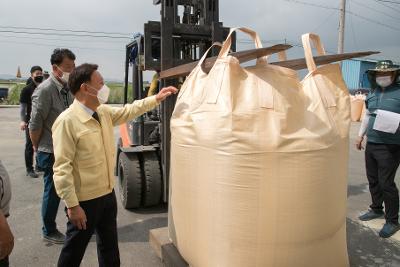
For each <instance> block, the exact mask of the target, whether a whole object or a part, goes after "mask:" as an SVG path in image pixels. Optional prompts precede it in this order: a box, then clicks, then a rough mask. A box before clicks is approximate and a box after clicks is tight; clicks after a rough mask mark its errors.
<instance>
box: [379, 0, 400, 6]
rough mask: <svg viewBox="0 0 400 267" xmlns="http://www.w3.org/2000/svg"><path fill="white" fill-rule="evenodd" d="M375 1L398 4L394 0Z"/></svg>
mask: <svg viewBox="0 0 400 267" xmlns="http://www.w3.org/2000/svg"><path fill="white" fill-rule="evenodd" d="M376 1H377V2H385V3H391V4H397V5H400V2H395V1H390V0H376Z"/></svg>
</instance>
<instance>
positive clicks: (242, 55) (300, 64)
mask: <svg viewBox="0 0 400 267" xmlns="http://www.w3.org/2000/svg"><path fill="white" fill-rule="evenodd" d="M288 48H290V46H287V45H276V46H271V47H266V48H259V49H251V50H245V51H241V52H235V53H230V54H229V55H231V56H234V57H236V58H237V59H238V60H239V61H240V63H244V62H248V61H250V60H254V59H256V58H259V57H263V56H267V55H271V54H275V53H279V52H282V51H284V50H286V49H288ZM378 53H380V52H377V51H364V52H353V53H343V54H335V55H323V56H316V57H314V61H315V64H316V65H317V66H319V65H325V64H330V63H333V62H338V61H342V60H346V59H352V58H358V57H366V56H370V55H374V54H378ZM216 60H217V57H210V58H208V59H206V60H205V63H204V68H203V69H204V71H205V72H209V71H210V70H211V68H212V66H213V65H214V63H215V61H216ZM197 64H198V61H195V62H192V63H188V64H184V65H180V66H177V67H174V68H171V69H168V70H165V71H162V72H160V78H161V79H165V78H176V77H182V76H186V75H188V74H189V73H190V72H191V71H192V70H193V69H194V68H195V67H196V66H197ZM271 64H273V65H277V66H282V67H286V68H290V69H294V70H301V69H305V68H307V64H306V60H305V58H298V59H292V60H284V61H277V62H272V63H271Z"/></svg>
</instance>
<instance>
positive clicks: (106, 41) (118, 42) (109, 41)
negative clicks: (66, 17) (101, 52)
mask: <svg viewBox="0 0 400 267" xmlns="http://www.w3.org/2000/svg"><path fill="white" fill-rule="evenodd" d="M0 37H7V38H15V39H29V40H46V41H62V42H82V43H83V42H84V43H87V42H96V43H99V42H101V43H114V44H125V43H126V42H125V41H123V40H119V41H111V40H102V41H99V40H85V41H79V40H77V39H75V40H71V39H60V38H58V39H55V38H43V37H36V36H33V37H31V36H29V37H26V36H13V35H3V34H1V33H0Z"/></svg>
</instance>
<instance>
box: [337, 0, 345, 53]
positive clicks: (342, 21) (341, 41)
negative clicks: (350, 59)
mask: <svg viewBox="0 0 400 267" xmlns="http://www.w3.org/2000/svg"><path fill="white" fill-rule="evenodd" d="M345 20H346V0H340V21H339V41H338V54H342V53H343V52H344V24H345Z"/></svg>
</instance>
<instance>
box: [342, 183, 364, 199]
mask: <svg viewBox="0 0 400 267" xmlns="http://www.w3.org/2000/svg"><path fill="white" fill-rule="evenodd" d="M366 192H367V193H368V192H369V191H368V184H367V183H364V184H358V185H348V186H347V196H348V197H350V196H357V195H361V194H364V193H366Z"/></svg>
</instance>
